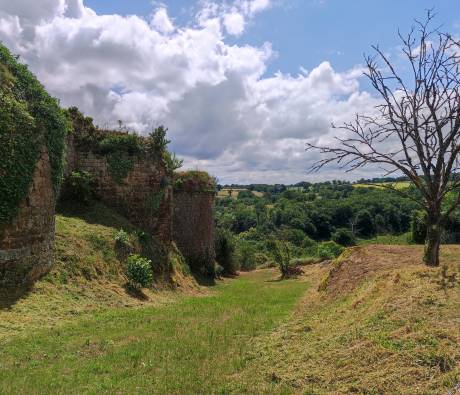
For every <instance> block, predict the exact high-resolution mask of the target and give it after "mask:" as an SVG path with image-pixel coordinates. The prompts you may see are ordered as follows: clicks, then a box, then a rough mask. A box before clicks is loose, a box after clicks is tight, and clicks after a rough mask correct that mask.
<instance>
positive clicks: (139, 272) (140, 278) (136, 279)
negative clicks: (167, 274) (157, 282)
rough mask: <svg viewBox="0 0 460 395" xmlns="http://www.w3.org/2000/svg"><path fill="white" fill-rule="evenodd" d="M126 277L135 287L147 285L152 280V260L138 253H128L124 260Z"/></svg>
mask: <svg viewBox="0 0 460 395" xmlns="http://www.w3.org/2000/svg"><path fill="white" fill-rule="evenodd" d="M126 277H128V281H129V284H130V285H131V286H132V287H133V288H136V289H139V288H142V287H149V286H150V285H151V284H152V281H153V271H152V262H151V261H150V260H149V259H147V258H143V257H141V256H140V255H137V254H133V255H130V256H129V257H128V259H127V261H126Z"/></svg>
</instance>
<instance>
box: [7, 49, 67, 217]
mask: <svg viewBox="0 0 460 395" xmlns="http://www.w3.org/2000/svg"><path fill="white" fill-rule="evenodd" d="M68 129H69V125H68V123H67V119H66V117H65V115H64V113H63V111H62V110H61V108H60V107H59V104H58V101H57V100H56V99H54V98H52V97H51V96H49V95H48V93H46V91H45V89H44V88H43V86H42V85H41V84H40V82H38V80H37V79H36V78H35V76H34V75H33V74H32V73H31V72H30V71H29V70H28V69H27V66H25V65H23V64H21V63H19V62H18V58H17V57H14V56H13V55H11V53H10V52H9V51H8V49H7V48H6V47H4V46H3V45H1V44H0V158H1V161H0V174H1V177H0V196H1V197H2V198H1V200H0V224H4V223H7V222H9V221H10V220H11V219H12V218H13V217H14V215H15V214H16V212H17V208H18V206H19V204H20V202H21V201H23V200H24V199H25V198H26V196H27V193H28V191H29V187H30V184H31V182H32V178H33V173H34V170H35V166H36V164H37V161H38V159H39V156H40V154H41V152H42V149H43V148H46V150H47V153H48V156H49V160H50V164H51V176H52V182H53V188H54V193H55V196H58V193H59V190H60V186H61V179H62V174H63V169H64V151H65V137H66V135H67V132H68Z"/></svg>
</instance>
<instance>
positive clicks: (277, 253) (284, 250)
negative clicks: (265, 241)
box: [272, 240, 291, 277]
mask: <svg viewBox="0 0 460 395" xmlns="http://www.w3.org/2000/svg"><path fill="white" fill-rule="evenodd" d="M272 243H273V248H272V250H273V257H274V259H275V262H276V264H277V265H278V268H279V269H280V272H281V275H282V276H283V277H286V276H287V275H288V274H289V273H290V271H291V251H290V249H289V244H288V243H286V242H284V241H283V242H282V241H278V240H273V242H272Z"/></svg>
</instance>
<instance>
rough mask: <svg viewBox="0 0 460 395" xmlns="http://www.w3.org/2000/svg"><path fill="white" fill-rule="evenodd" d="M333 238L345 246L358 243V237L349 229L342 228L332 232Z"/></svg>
mask: <svg viewBox="0 0 460 395" xmlns="http://www.w3.org/2000/svg"><path fill="white" fill-rule="evenodd" d="M332 240H333V241H335V242H336V243H337V244H340V245H342V246H344V247H351V246H355V245H356V238H355V235H354V234H353V232H352V231H351V230H349V229H345V228H340V229H337V230H336V231H335V232H334V233H333V234H332Z"/></svg>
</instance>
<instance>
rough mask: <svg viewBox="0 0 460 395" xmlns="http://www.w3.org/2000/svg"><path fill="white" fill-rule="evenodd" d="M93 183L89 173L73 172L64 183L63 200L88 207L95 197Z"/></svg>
mask: <svg viewBox="0 0 460 395" xmlns="http://www.w3.org/2000/svg"><path fill="white" fill-rule="evenodd" d="M93 181H94V180H93V176H92V175H91V174H90V173H88V172H87V171H79V170H76V171H73V172H72V173H70V175H69V176H67V177H66V179H65V181H64V184H63V186H62V191H61V198H62V199H63V200H70V201H73V202H78V203H83V204H85V205H87V204H88V203H89V202H90V201H91V199H92V197H93Z"/></svg>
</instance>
